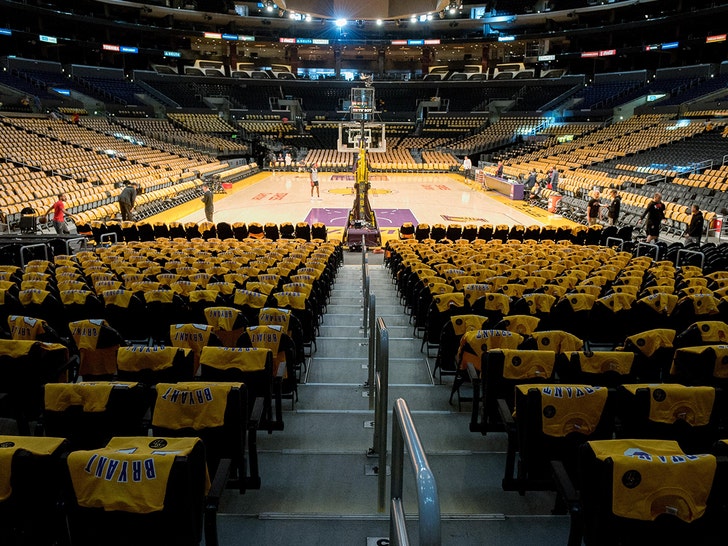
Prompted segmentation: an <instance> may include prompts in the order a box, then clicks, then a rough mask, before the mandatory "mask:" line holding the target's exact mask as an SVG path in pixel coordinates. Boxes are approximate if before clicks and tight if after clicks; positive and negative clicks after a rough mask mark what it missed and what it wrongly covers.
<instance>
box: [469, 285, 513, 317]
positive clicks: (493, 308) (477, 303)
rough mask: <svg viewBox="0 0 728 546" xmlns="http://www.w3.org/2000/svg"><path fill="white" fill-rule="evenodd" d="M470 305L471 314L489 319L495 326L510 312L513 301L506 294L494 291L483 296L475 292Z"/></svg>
mask: <svg viewBox="0 0 728 546" xmlns="http://www.w3.org/2000/svg"><path fill="white" fill-rule="evenodd" d="M490 280H491V281H492V279H490ZM471 286H472V285H471ZM491 290H492V289H491ZM478 296H479V297H478ZM469 303H470V309H469V310H470V312H471V313H473V314H476V315H483V316H484V317H488V320H489V321H490V323H491V324H495V323H497V322H500V321H501V320H502V319H503V317H504V316H506V315H507V314H508V313H509V312H510V306H511V299H510V298H509V297H508V296H507V295H505V294H500V293H497V292H493V291H491V292H486V293H485V294H483V295H482V296H480V292H478V293H475V292H474V293H473V296H472V297H471V301H470V302H469Z"/></svg>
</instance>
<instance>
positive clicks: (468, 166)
mask: <svg viewBox="0 0 728 546" xmlns="http://www.w3.org/2000/svg"><path fill="white" fill-rule="evenodd" d="M472 170H473V162H472V161H470V158H469V157H468V156H465V159H463V173H464V176H465V180H467V179H469V178H472V176H471V173H472Z"/></svg>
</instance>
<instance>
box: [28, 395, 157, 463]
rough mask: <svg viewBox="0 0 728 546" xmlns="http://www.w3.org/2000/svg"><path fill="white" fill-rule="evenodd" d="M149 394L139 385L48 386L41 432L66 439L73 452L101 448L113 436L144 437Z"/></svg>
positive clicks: (44, 398) (44, 400)
mask: <svg viewBox="0 0 728 546" xmlns="http://www.w3.org/2000/svg"><path fill="white" fill-rule="evenodd" d="M151 394H152V393H151V392H150V390H149V389H148V388H147V387H146V386H144V385H142V384H141V383H125V382H121V381H115V382H109V381H92V382H80V383H48V384H46V385H45V388H44V395H43V418H42V421H41V425H42V429H43V432H44V434H45V435H46V436H56V437H59V438H66V439H67V440H68V441H69V446H70V447H71V449H73V450H76V449H97V448H101V447H103V446H105V445H106V444H107V442H108V441H109V440H110V439H111V438H113V437H114V436H144V435H145V434H146V433H147V427H148V424H149V423H148V422H147V421H146V420H145V416H146V414H147V411H148V410H149V407H150V405H151V403H152V397H151Z"/></svg>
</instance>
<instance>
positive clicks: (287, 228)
mask: <svg viewBox="0 0 728 546" xmlns="http://www.w3.org/2000/svg"><path fill="white" fill-rule="evenodd" d="M278 231H279V232H280V238H281V239H295V238H296V228H295V227H294V226H293V224H292V223H291V222H283V223H282V224H281V225H280V226H279V229H278Z"/></svg>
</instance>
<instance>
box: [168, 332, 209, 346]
mask: <svg viewBox="0 0 728 546" xmlns="http://www.w3.org/2000/svg"><path fill="white" fill-rule="evenodd" d="M174 339H175V341H199V342H203V343H204V341H205V336H204V334H201V333H199V334H198V333H196V332H177V333H175V334H174Z"/></svg>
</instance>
